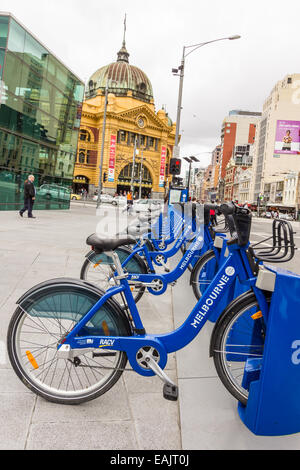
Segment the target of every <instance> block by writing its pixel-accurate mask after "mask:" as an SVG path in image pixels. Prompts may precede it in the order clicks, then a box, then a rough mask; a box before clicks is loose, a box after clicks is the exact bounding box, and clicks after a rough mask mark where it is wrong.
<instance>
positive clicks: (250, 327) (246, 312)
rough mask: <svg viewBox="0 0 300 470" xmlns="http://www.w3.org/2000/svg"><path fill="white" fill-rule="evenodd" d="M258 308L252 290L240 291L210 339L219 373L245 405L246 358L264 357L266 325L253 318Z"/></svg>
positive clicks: (233, 393) (260, 319) (246, 397)
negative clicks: (244, 377) (242, 292)
mask: <svg viewBox="0 0 300 470" xmlns="http://www.w3.org/2000/svg"><path fill="white" fill-rule="evenodd" d="M257 310H258V302H257V299H256V297H255V295H254V293H253V292H251V291H249V292H247V293H246V294H242V295H241V296H240V297H238V298H237V299H235V300H233V301H232V302H231V303H230V304H229V305H228V306H227V308H226V309H225V310H224V312H223V313H222V315H221V316H220V318H219V320H218V321H217V323H216V325H215V328H214V331H213V334H212V339H211V346H210V351H211V355H212V356H213V359H214V364H215V367H216V371H217V373H218V376H219V378H220V380H221V382H222V383H223V385H224V386H225V388H226V389H227V390H228V391H229V393H230V394H231V395H232V396H233V397H235V398H236V399H237V400H238V401H239V402H241V403H242V404H243V405H246V404H247V401H248V395H249V391H248V388H245V384H244V382H243V376H244V374H243V370H244V367H245V364H246V361H247V359H249V358H256V359H257V360H262V356H263V348H264V342H265V335H266V327H265V323H264V320H263V318H262V317H260V318H256V319H254V318H252V315H253V314H254V313H257ZM249 338H251V341H252V342H250V341H249ZM227 341H228V343H227ZM243 341H244V343H245V344H243ZM253 342H254V344H253ZM227 347H228V349H227ZM232 364H233V366H232ZM230 369H232V370H230ZM248 385H249V384H248ZM248 385H247V387H248Z"/></svg>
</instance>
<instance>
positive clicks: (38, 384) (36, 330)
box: [7, 280, 132, 405]
mask: <svg viewBox="0 0 300 470" xmlns="http://www.w3.org/2000/svg"><path fill="white" fill-rule="evenodd" d="M77 284H78V283H77ZM38 287H39V286H37V288H36V291H35V290H32V289H31V291H30V292H31V293H30V295H28V296H27V299H29V302H27V303H26V301H25V302H23V303H21V305H19V306H18V307H17V309H16V310H15V312H14V314H13V316H12V318H11V320H10V323H9V327H8V332H7V351H8V356H9V360H10V363H11V365H12V367H13V369H14V371H15V373H16V375H17V376H18V377H19V379H20V380H21V381H22V382H23V384H24V385H25V386H26V387H28V388H29V389H30V390H31V391H32V392H34V393H35V394H37V395H39V396H41V397H42V398H44V399H46V400H48V401H50V402H54V403H58V404H66V405H77V404H80V403H83V402H87V401H90V400H93V399H95V398H97V397H99V396H100V395H102V394H104V393H106V392H107V391H108V390H109V389H110V388H111V387H112V386H113V385H114V384H115V383H116V382H117V381H118V380H119V378H120V376H121V375H122V372H123V369H124V368H125V366H126V363H127V355H126V353H125V352H123V351H115V352H114V351H110V353H111V354H110V357H114V359H108V357H107V355H103V356H102V358H100V357H94V356H93V354H94V353H92V352H91V351H89V352H86V353H84V355H80V357H79V360H77V363H75V358H74V361H73V362H72V361H71V360H70V359H62V358H58V357H57V344H58V343H59V342H60V341H61V335H62V333H65V331H64V330H65V328H67V331H70V329H71V328H72V326H73V324H74V323H76V322H77V321H79V320H80V317H82V316H83V315H84V314H85V313H86V312H87V311H88V310H89V308H90V307H91V306H92V305H94V304H95V302H97V301H98V300H99V298H100V297H101V295H103V294H104V293H103V292H101V291H100V290H99V289H98V292H97V293H96V292H95V289H94V288H93V291H92V290H91V289H89V287H88V285H87V286H78V285H76V284H75V282H74V283H72V282H70V281H68V282H65V283H64V282H62V280H58V281H57V282H53V281H52V283H51V284H50V285H49V286H45V287H44V288H42V289H38ZM32 291H33V292H32ZM67 299H69V301H68V300H67ZM68 302H70V303H69V309H68V308H66V307H67V305H68ZM22 305H23V306H24V308H26V310H27V311H25V309H24V308H23V307H22ZM84 306H85V307H84ZM83 307H84V308H83ZM76 319H77V321H76ZM104 321H105V325H106V327H104ZM101 325H102V326H101ZM23 327H24V329H23ZM106 328H109V330H110V331H111V333H112V336H114V335H120V336H130V335H131V334H132V332H131V327H130V323H129V320H128V319H127V317H126V315H125V314H124V312H123V310H122V309H121V308H120V307H119V306H118V304H117V303H116V302H115V301H114V300H113V299H109V300H108V301H107V302H106V303H105V304H104V305H103V306H102V307H101V309H100V310H99V311H98V312H97V313H96V314H95V315H94V317H93V319H91V321H90V322H89V323H88V327H87V326H86V327H85V329H84V331H83V333H85V334H92V335H95V334H96V333H97V334H99V335H104V333H103V331H104V330H105V329H106ZM82 336H84V334H83V335H82ZM39 341H41V342H39ZM79 362H80V364H79ZM108 365H109V366H108ZM107 370H109V372H107ZM103 371H104V373H103ZM105 373H106V374H105ZM93 382H94V383H93ZM76 387H77V389H76Z"/></svg>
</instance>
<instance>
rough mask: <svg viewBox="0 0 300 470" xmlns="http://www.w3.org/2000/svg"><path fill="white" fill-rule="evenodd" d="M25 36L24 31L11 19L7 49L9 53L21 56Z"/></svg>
mask: <svg viewBox="0 0 300 470" xmlns="http://www.w3.org/2000/svg"><path fill="white" fill-rule="evenodd" d="M25 36H26V31H25V30H24V29H23V28H22V27H21V26H20V25H18V23H16V22H15V21H14V20H13V19H12V18H11V20H10V27H9V38H8V44H7V48H8V49H9V50H10V51H13V52H17V53H20V54H23V52H24V46H25Z"/></svg>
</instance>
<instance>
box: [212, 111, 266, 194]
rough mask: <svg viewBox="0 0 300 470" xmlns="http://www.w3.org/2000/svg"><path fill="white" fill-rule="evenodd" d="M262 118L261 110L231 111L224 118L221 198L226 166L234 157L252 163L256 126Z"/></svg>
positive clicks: (220, 176) (237, 160)
mask: <svg viewBox="0 0 300 470" xmlns="http://www.w3.org/2000/svg"><path fill="white" fill-rule="evenodd" d="M260 119H261V113H260V112H250V111H239V110H234V111H230V113H229V115H228V116H227V117H226V118H225V119H224V120H223V124H222V130H221V158H220V171H219V199H220V200H222V199H223V198H224V178H225V175H226V166H227V164H228V163H229V161H230V159H231V158H233V159H234V162H236V163H237V164H245V165H246V166H250V165H251V164H252V153H253V146H254V143H255V137H256V128H257V125H258V123H259V122H260Z"/></svg>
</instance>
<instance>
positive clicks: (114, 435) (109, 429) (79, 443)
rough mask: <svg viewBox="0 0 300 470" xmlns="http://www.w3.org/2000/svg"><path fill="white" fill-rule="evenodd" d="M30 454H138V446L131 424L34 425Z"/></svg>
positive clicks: (117, 422) (80, 421)
mask: <svg viewBox="0 0 300 470" xmlns="http://www.w3.org/2000/svg"><path fill="white" fill-rule="evenodd" d="M26 449H27V450H79V449H80V450H135V449H138V443H137V439H136V435H135V429H134V426H133V424H132V423H131V422H130V421H114V422H105V423H102V422H98V421H96V422H94V421H88V420H84V421H83V420H78V421H77V422H74V421H72V422H71V423H68V422H67V423H61V422H60V423H55V422H47V423H44V422H43V423H38V424H33V425H32V426H31V429H30V435H29V437H28V440H27V445H26Z"/></svg>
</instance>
